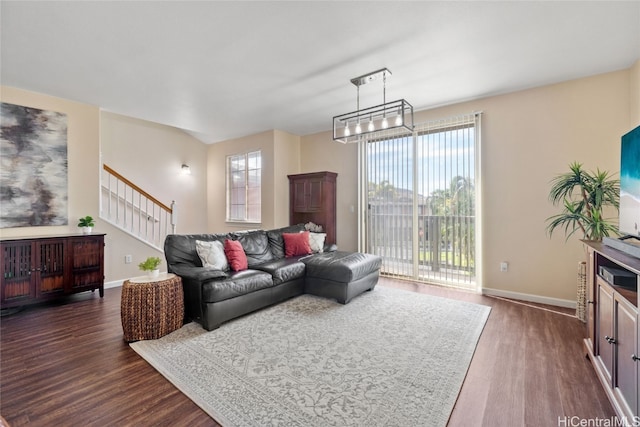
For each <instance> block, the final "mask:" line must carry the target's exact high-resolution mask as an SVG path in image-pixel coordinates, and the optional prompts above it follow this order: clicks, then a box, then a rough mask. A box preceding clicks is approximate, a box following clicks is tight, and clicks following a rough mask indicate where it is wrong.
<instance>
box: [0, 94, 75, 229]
mask: <svg viewBox="0 0 640 427" xmlns="http://www.w3.org/2000/svg"><path fill="white" fill-rule="evenodd" d="M0 108H1V113H2V114H1V116H0V228H11V227H35V226H51V225H67V224H68V208H67V203H68V186H67V179H68V178H67V116H66V114H62V113H58V112H55V111H46V110H39V109H37V108H29V107H23V106H21V105H14V104H8V103H4V102H2V103H0Z"/></svg>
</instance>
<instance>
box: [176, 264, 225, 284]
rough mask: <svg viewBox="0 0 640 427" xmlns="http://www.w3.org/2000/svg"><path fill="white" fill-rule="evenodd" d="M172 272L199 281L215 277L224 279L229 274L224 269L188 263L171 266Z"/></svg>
mask: <svg viewBox="0 0 640 427" xmlns="http://www.w3.org/2000/svg"><path fill="white" fill-rule="evenodd" d="M171 272H172V273H175V274H177V275H178V276H180V277H183V278H188V279H192V280H196V281H199V282H206V281H207V280H213V279H224V278H226V277H228V276H229V275H228V274H227V273H226V272H224V271H222V270H216V269H213V268H205V267H193V266H187V265H174V266H172V267H171Z"/></svg>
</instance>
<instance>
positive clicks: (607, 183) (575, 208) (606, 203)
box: [547, 162, 620, 240]
mask: <svg viewBox="0 0 640 427" xmlns="http://www.w3.org/2000/svg"><path fill="white" fill-rule="evenodd" d="M549 200H550V201H551V202H552V203H553V204H554V206H558V205H560V204H561V205H562V211H561V212H560V213H559V214H556V215H553V216H551V217H549V218H547V223H548V224H547V231H548V233H549V236H551V235H552V234H553V232H554V231H555V230H556V229H557V228H558V227H560V228H562V229H563V230H564V233H565V236H566V238H567V239H569V237H571V236H572V235H574V234H575V233H576V232H580V235H581V238H582V239H585V240H602V238H603V237H605V236H610V235H615V234H617V233H618V228H617V225H616V223H615V222H614V221H613V220H611V219H608V218H606V217H605V212H604V210H605V208H607V207H612V208H614V209H615V210H616V211H617V210H618V209H619V207H620V180H617V179H614V178H613V177H612V176H611V174H610V173H609V172H607V171H601V170H599V169H598V170H597V171H596V172H589V171H586V170H584V169H583V168H582V164H581V163H578V162H574V163H571V164H570V165H569V172H567V173H563V174H560V175H558V176H556V177H555V178H554V179H553V180H552V181H551V190H550V191H549Z"/></svg>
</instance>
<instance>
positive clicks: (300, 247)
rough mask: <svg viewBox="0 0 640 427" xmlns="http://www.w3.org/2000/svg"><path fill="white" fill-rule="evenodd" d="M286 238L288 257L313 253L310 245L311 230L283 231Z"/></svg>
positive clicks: (285, 248) (285, 254)
mask: <svg viewBox="0 0 640 427" xmlns="http://www.w3.org/2000/svg"><path fill="white" fill-rule="evenodd" d="M282 238H283V239H284V256H285V257H287V258H290V257H294V256H300V255H309V254H311V253H312V251H311V247H310V246H309V232H308V231H303V232H302V233H282Z"/></svg>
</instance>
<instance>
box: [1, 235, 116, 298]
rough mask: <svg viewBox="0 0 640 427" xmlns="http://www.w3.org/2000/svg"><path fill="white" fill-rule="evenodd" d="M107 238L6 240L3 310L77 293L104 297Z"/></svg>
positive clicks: (3, 242) (3, 246)
mask: <svg viewBox="0 0 640 427" xmlns="http://www.w3.org/2000/svg"><path fill="white" fill-rule="evenodd" d="M104 236H105V235H104V234H73V235H64V236H39V237H24V238H20V237H16V238H6V239H2V241H0V257H1V258H0V280H1V282H0V308H8V307H16V306H21V305H28V304H34V303H37V302H41V301H44V300H47V299H52V298H57V297H60V296H63V295H68V294H72V293H76V292H84V291H95V290H96V289H98V290H99V292H100V297H103V296H104Z"/></svg>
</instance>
